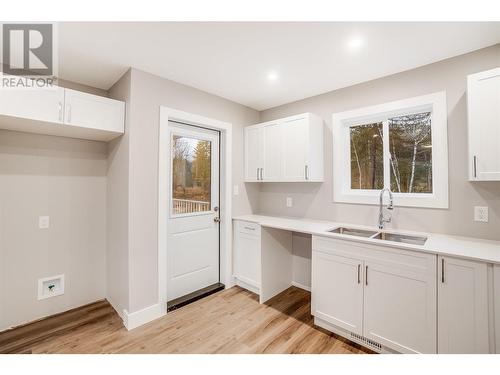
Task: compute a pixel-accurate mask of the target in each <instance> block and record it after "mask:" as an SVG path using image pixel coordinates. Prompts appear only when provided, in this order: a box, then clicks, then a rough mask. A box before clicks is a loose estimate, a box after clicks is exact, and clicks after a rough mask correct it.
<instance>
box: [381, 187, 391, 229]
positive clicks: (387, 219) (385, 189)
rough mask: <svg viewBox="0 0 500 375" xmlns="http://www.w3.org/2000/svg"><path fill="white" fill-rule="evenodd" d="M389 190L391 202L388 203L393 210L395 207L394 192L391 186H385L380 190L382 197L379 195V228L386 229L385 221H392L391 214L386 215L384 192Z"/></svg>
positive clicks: (389, 208) (388, 207)
mask: <svg viewBox="0 0 500 375" xmlns="http://www.w3.org/2000/svg"><path fill="white" fill-rule="evenodd" d="M386 191H387V192H389V204H388V205H387V209H388V210H391V211H392V210H393V209H394V202H393V200H392V192H391V190H390V189H389V188H384V189H382V190H381V191H380V197H379V206H378V228H379V229H384V225H385V223H390V222H391V219H392V218H391V215H390V214H389V216H385V215H384V193H385V192H386Z"/></svg>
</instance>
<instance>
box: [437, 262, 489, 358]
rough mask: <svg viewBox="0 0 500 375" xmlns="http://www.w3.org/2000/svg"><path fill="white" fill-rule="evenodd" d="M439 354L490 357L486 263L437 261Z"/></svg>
mask: <svg viewBox="0 0 500 375" xmlns="http://www.w3.org/2000/svg"><path fill="white" fill-rule="evenodd" d="M438 277H439V281H438V353H469V354H474V353H489V336H488V292H487V283H488V281H487V266H486V263H481V262H473V261H468V260H462V259H454V258H448V257H439V258H438Z"/></svg>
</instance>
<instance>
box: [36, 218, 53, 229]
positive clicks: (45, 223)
mask: <svg viewBox="0 0 500 375" xmlns="http://www.w3.org/2000/svg"><path fill="white" fill-rule="evenodd" d="M49 226H50V217H49V216H39V217H38V228H40V229H47V228H48V227H49Z"/></svg>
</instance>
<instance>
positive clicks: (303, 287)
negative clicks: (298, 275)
mask: <svg viewBox="0 0 500 375" xmlns="http://www.w3.org/2000/svg"><path fill="white" fill-rule="evenodd" d="M292 286H295V287H297V288H300V289H304V290H307V291H308V292H310V291H311V287H310V286H307V285H304V284H301V283H298V282H296V281H292Z"/></svg>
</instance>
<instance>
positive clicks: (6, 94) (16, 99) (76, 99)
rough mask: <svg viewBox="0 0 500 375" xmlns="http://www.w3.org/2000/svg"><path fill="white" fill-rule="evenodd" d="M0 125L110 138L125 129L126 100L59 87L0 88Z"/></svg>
mask: <svg viewBox="0 0 500 375" xmlns="http://www.w3.org/2000/svg"><path fill="white" fill-rule="evenodd" d="M0 129H6V130H14V131H20V132H27V133H37V134H46V135H56V136H62V137H71V138H81V139H89V140H96V141H110V140H112V139H114V138H116V137H119V136H120V135H122V134H123V133H124V131H125V103H124V102H121V101H118V100H114V99H109V98H105V97H102V96H97V95H91V94H87V93H83V92H79V91H75V90H70V89H65V88H62V87H54V88H45V89H9V90H0Z"/></svg>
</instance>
